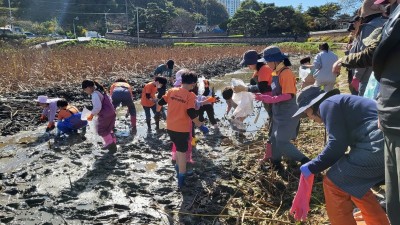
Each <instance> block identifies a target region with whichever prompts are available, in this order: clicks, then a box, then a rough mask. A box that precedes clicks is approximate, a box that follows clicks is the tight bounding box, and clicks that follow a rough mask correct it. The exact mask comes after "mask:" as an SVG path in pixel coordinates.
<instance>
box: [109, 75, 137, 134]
mask: <svg viewBox="0 0 400 225" xmlns="http://www.w3.org/2000/svg"><path fill="white" fill-rule="evenodd" d="M132 92H133V91H132V87H131V85H129V83H128V82H127V81H126V80H125V79H123V78H118V79H116V80H115V82H114V83H113V84H112V85H111V88H110V95H111V99H112V104H113V105H114V109H117V107H118V106H119V105H122V106H126V107H128V113H127V115H128V114H129V115H130V117H131V118H130V119H131V126H132V128H131V129H132V135H136V132H137V130H136V107H135V103H133V94H132Z"/></svg>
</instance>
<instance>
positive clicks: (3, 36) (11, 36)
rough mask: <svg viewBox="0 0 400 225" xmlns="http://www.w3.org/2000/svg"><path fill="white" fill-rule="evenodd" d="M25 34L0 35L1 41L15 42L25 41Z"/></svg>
mask: <svg viewBox="0 0 400 225" xmlns="http://www.w3.org/2000/svg"><path fill="white" fill-rule="evenodd" d="M25 38H26V35H25V34H0V39H3V40H13V39H17V40H18V39H25Z"/></svg>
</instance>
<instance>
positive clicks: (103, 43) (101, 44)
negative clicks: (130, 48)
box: [57, 38, 127, 48]
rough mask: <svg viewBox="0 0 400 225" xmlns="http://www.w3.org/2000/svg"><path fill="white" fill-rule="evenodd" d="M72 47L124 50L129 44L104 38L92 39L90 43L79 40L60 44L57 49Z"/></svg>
mask: <svg viewBox="0 0 400 225" xmlns="http://www.w3.org/2000/svg"><path fill="white" fill-rule="evenodd" d="M72 46H82V47H87V48H124V47H126V46H127V43H126V42H123V41H114V40H108V39H103V38H92V39H91V40H90V41H89V42H79V41H78V40H71V41H67V42H63V43H60V44H58V45H57V48H66V47H72Z"/></svg>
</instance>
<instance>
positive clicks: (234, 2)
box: [218, 0, 240, 17]
mask: <svg viewBox="0 0 400 225" xmlns="http://www.w3.org/2000/svg"><path fill="white" fill-rule="evenodd" d="M218 2H219V3H221V4H222V5H223V6H225V8H226V11H228V14H229V17H232V16H233V15H234V14H235V12H236V11H237V10H238V9H239V7H240V0H218Z"/></svg>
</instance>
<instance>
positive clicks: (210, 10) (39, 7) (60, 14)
mask: <svg viewBox="0 0 400 225" xmlns="http://www.w3.org/2000/svg"><path fill="white" fill-rule="evenodd" d="M207 2H208V3H207V4H204V3H202V0H174V1H167V0H153V1H147V0H85V1H82V0H12V1H11V7H12V8H13V16H14V17H15V20H16V21H31V22H37V23H42V22H45V21H50V20H55V21H57V23H58V26H60V27H62V28H63V29H64V30H72V29H71V28H72V25H73V21H74V20H75V23H76V25H79V26H83V27H84V28H86V29H89V30H98V31H102V32H105V30H106V29H107V28H109V29H126V27H127V25H128V26H129V27H130V28H131V29H135V28H136V22H135V20H136V7H139V20H140V24H139V26H140V29H146V30H149V29H150V30H154V31H157V32H161V31H162V30H160V27H157V26H156V27H154V26H155V25H154V24H152V25H150V26H148V25H147V23H152V22H153V23H160V22H162V23H165V24H162V25H164V26H167V25H168V23H166V22H171V21H172V19H173V18H176V17H177V16H182V15H186V16H187V15H189V16H190V19H191V20H193V22H194V23H195V24H196V23H203V24H205V23H208V24H209V25H217V24H220V23H222V22H225V21H226V20H227V19H228V13H227V12H226V10H225V8H224V7H223V6H222V5H221V4H220V3H218V2H217V1H216V0H208V1H207ZM7 13H8V0H0V18H2V20H1V19H0V25H1V23H6V22H7V16H8V15H7ZM126 13H127V14H126ZM184 13H186V14H184ZM126 15H128V16H126ZM157 19H160V20H161V21H157ZM106 20H107V27H106V25H105V24H106ZM154 20H155V21H154ZM184 20H186V19H184ZM161 29H163V28H161Z"/></svg>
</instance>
